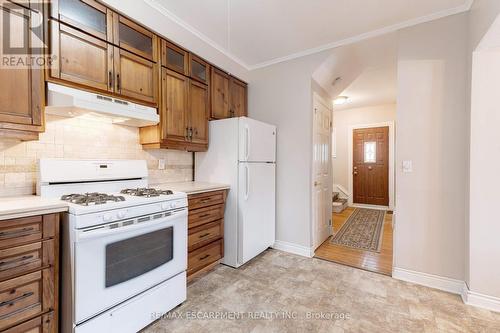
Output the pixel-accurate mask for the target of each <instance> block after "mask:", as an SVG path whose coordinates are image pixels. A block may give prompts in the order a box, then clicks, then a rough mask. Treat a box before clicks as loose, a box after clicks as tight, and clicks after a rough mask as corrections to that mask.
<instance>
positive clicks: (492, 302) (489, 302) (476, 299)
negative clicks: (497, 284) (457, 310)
mask: <svg viewBox="0 0 500 333" xmlns="http://www.w3.org/2000/svg"><path fill="white" fill-rule="evenodd" d="M462 300H463V301H464V303H465V304H467V305H472V306H476V307H478V308H483V309H487V310H490V311H495V312H500V297H494V296H488V295H484V294H480V293H476V292H473V291H470V290H469V288H468V287H467V284H465V283H464V288H463V291H462Z"/></svg>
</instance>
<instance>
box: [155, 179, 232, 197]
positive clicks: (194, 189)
mask: <svg viewBox="0 0 500 333" xmlns="http://www.w3.org/2000/svg"><path fill="white" fill-rule="evenodd" d="M151 187H154V188H159V189H162V190H172V191H177V192H185V193H187V194H196V193H203V192H211V191H217V190H227V189H229V188H230V186H229V185H227V184H217V183H205V182H196V181H195V182H175V183H162V184H156V185H151Z"/></svg>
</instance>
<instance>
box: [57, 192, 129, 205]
mask: <svg viewBox="0 0 500 333" xmlns="http://www.w3.org/2000/svg"><path fill="white" fill-rule="evenodd" d="M61 200H63V201H67V202H71V203H74V204H77V205H81V206H89V205H104V204H106V203H108V202H120V201H125V197H124V196H122V195H111V194H106V193H98V192H93V193H84V194H80V193H73V194H66V195H63V196H62V197H61Z"/></svg>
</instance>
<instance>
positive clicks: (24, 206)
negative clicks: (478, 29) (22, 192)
mask: <svg viewBox="0 0 500 333" xmlns="http://www.w3.org/2000/svg"><path fill="white" fill-rule="evenodd" d="M67 210H68V205H67V204H66V203H65V202H63V201H61V200H57V199H44V198H41V197H39V196H36V195H27V196H20V197H6V198H0V220H8V219H14V218H19V217H26V216H34V215H42V214H52V213H59V212H65V211H67Z"/></svg>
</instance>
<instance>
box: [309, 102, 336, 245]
mask: <svg viewBox="0 0 500 333" xmlns="http://www.w3.org/2000/svg"><path fill="white" fill-rule="evenodd" d="M331 122H332V111H331V110H330V109H329V108H328V107H327V106H326V105H325V103H324V102H323V101H322V100H321V99H320V98H318V97H317V96H316V95H315V97H314V106H313V184H312V185H313V189H312V193H313V197H312V209H313V214H312V215H313V248H314V249H316V248H318V246H320V245H321V243H323V242H324V241H325V240H326V239H327V238H328V237H329V236H330V235H331V229H332V228H331V218H332V189H331V188H332V186H333V180H332V176H331V174H332V172H331V164H330V163H331V161H330V156H331V126H332V123H331Z"/></svg>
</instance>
